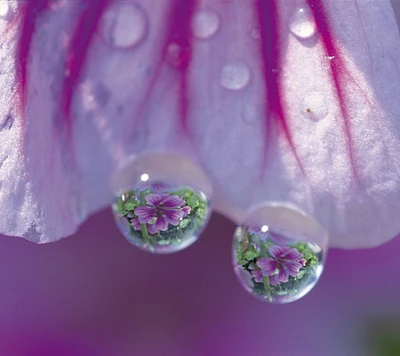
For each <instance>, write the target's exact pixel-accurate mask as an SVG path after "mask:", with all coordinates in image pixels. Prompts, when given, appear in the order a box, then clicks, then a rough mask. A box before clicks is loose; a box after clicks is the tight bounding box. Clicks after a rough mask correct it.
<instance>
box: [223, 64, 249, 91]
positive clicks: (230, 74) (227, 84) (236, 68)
mask: <svg viewBox="0 0 400 356" xmlns="http://www.w3.org/2000/svg"><path fill="white" fill-rule="evenodd" d="M249 81H250V69H249V67H248V66H247V65H246V64H245V63H243V62H240V61H235V62H231V63H229V64H226V65H224V66H223V67H222V70H221V76H220V84H221V86H222V87H224V88H226V89H231V90H240V89H242V88H244V87H245V86H246V85H247V84H248V83H249Z"/></svg>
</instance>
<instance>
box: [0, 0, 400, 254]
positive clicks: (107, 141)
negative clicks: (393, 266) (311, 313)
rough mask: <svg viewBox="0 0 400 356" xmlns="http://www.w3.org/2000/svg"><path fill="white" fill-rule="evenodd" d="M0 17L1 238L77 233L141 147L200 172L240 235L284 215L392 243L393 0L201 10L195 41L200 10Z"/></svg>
mask: <svg viewBox="0 0 400 356" xmlns="http://www.w3.org/2000/svg"><path fill="white" fill-rule="evenodd" d="M7 3H8V4H9V5H8V6H9V8H10V10H9V12H10V16H7V17H5V18H2V19H1V22H0V32H1V36H0V38H1V40H0V42H1V46H0V58H1V61H0V72H1V73H4V74H5V75H2V76H1V77H0V97H1V98H2V104H1V107H0V131H1V135H2V137H1V139H0V180H1V184H0V185H1V194H0V207H2V208H3V209H2V210H3V211H4V212H5V213H4V214H0V232H2V233H5V234H7V235H13V236H22V237H25V238H27V239H29V240H31V241H35V242H39V243H45V242H51V241H55V240H58V239H60V238H61V237H65V236H68V235H71V234H73V233H74V232H75V231H76V230H77V228H78V226H79V225H80V224H81V223H82V222H83V221H84V220H85V219H86V218H87V217H88V216H90V215H91V214H93V213H94V212H96V211H98V210H100V209H101V208H104V207H107V206H110V203H111V201H112V199H113V194H112V192H110V191H109V186H110V182H111V180H112V177H113V176H114V175H115V174H116V173H118V169H119V167H121V166H122V165H123V163H124V162H126V161H127V159H128V157H131V156H135V155H139V154H140V153H141V152H145V151H148V150H149V149H153V150H154V151H157V152H161V153H163V152H175V153H177V154H180V155H183V156H185V157H187V158H188V159H191V160H192V161H193V162H196V164H198V165H200V166H201V167H200V168H201V169H202V170H203V171H205V172H207V175H208V178H209V179H210V181H211V183H212V186H213V187H214V190H215V192H217V194H215V196H214V197H213V198H214V199H213V204H215V206H216V207H218V210H219V212H220V213H222V214H223V215H225V216H230V217H232V218H233V219H234V220H235V221H236V222H239V220H240V218H241V217H243V215H244V214H246V212H247V209H249V208H250V205H252V204H255V205H257V204H261V203H264V202H266V201H275V200H276V199H279V200H280V201H283V202H289V203H292V204H293V205H295V206H296V207H298V208H299V210H301V211H304V212H305V213H307V214H309V215H313V217H314V218H315V219H316V220H317V221H318V222H320V223H321V225H323V226H324V227H326V229H327V230H328V232H329V236H330V244H331V245H332V246H336V247H346V248H359V247H368V246H375V245H379V244H381V243H383V242H385V241H388V240H389V239H391V238H393V237H394V236H395V235H396V234H397V233H398V232H399V231H400V220H399V219H398V218H397V216H398V212H399V211H400V185H399V180H398V172H399V171H400V161H399V160H398V159H397V158H396V157H397V156H396V155H397V154H398V152H399V149H400V134H399V132H400V125H399V121H398V118H399V117H400V103H399V102H398V101H396V100H394V99H393V98H396V97H399V96H400V86H399V85H396V83H398V82H399V81H400V70H399V68H400V38H399V32H398V27H397V24H396V22H395V18H394V16H393V11H392V9H391V7H390V2H389V1H387V0H382V1H372V2H367V1H356V0H349V1H347V2H346V4H347V6H339V5H338V2H337V1H335V0H324V1H321V0H307V1H303V2H301V4H302V5H301V4H300V2H298V1H277V0H275V1H265V0H254V1H229V2H226V1H210V2H208V3H207V11H208V14H209V13H210V12H211V13H212V14H214V16H212V17H211V18H212V19H214V20H213V21H205V22H204V23H207V24H210V23H211V26H214V29H212V31H210V29H209V28H207V27H206V30H207V31H206V33H207V35H206V36H205V37H202V38H199V32H198V31H199V29H198V28H197V27H198V26H194V27H196V28H197V29H196V31H195V32H194V33H193V20H196V18H197V17H196V15H197V14H198V13H199V12H200V11H202V10H203V8H202V2H199V1H189V0H188V1H157V2H154V4H153V2H149V1H140V2H139V1H138V2H131V1H117V0H87V1H85V2H84V6H82V2H80V1H57V2H54V1H50V0H29V1H10V2H7ZM300 7H301V8H300ZM300 10H301V11H300ZM239 13H240V14H242V15H243V16H237V14H239ZM7 21H9V22H12V23H9V24H7ZM120 22H121V23H120ZM110 24H111V25H110ZM203 27H204V26H203ZM122 29H123V30H122ZM253 29H260V31H259V35H257V38H254V37H252V36H251V32H252V30H253ZM310 29H311V31H310ZM304 30H305V31H304ZM127 33H129V36H128V35H127ZM202 33H203V32H201V30H200V37H201V36H202ZM307 36H309V37H308V38H304V37H307ZM127 41H128V42H127ZM171 54H173V56H174V60H171V58H169V56H171ZM177 57H180V58H177ZM39 138H40V139H39ZM222 141H223V142H224V145H223V146H221V144H220V143H221V142H222ZM178 142H179V144H177V143H178ZM189 143H190V144H189ZM171 165H173V163H171ZM44 182H45V184H44ZM271 187H273V188H271ZM377 212H379V214H377Z"/></svg>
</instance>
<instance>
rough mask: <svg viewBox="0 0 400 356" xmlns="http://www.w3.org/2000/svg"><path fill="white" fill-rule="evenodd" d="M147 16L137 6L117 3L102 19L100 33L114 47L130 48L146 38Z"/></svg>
mask: <svg viewBox="0 0 400 356" xmlns="http://www.w3.org/2000/svg"><path fill="white" fill-rule="evenodd" d="M146 28H147V20H146V15H145V13H144V12H143V10H142V9H141V8H140V7H139V6H138V5H136V4H133V3H129V2H115V3H114V4H113V5H111V6H110V7H109V8H108V9H107V11H106V12H105V14H104V15H103V17H102V20H101V23H100V31H101V34H102V36H103V37H104V39H105V40H106V41H107V42H108V43H109V44H110V45H111V46H114V47H119V48H130V47H133V46H135V45H137V44H138V43H139V42H140V41H141V40H142V39H143V38H144V36H145V34H146Z"/></svg>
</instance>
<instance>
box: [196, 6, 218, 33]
mask: <svg viewBox="0 0 400 356" xmlns="http://www.w3.org/2000/svg"><path fill="white" fill-rule="evenodd" d="M219 26H220V19H219V17H218V15H217V14H216V13H215V12H214V11H211V10H202V11H199V12H197V13H196V14H195V15H194V17H193V21H192V32H193V35H194V36H195V37H197V38H201V39H208V38H211V37H212V36H214V35H215V34H216V33H217V32H218V29H219Z"/></svg>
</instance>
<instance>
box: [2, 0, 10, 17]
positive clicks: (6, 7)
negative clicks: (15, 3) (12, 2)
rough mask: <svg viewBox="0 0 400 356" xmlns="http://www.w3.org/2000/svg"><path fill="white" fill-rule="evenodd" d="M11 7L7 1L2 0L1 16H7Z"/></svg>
mask: <svg viewBox="0 0 400 356" xmlns="http://www.w3.org/2000/svg"><path fill="white" fill-rule="evenodd" d="M9 9H10V7H9V5H8V2H7V1H0V17H6V16H7V14H8V11H9Z"/></svg>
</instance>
